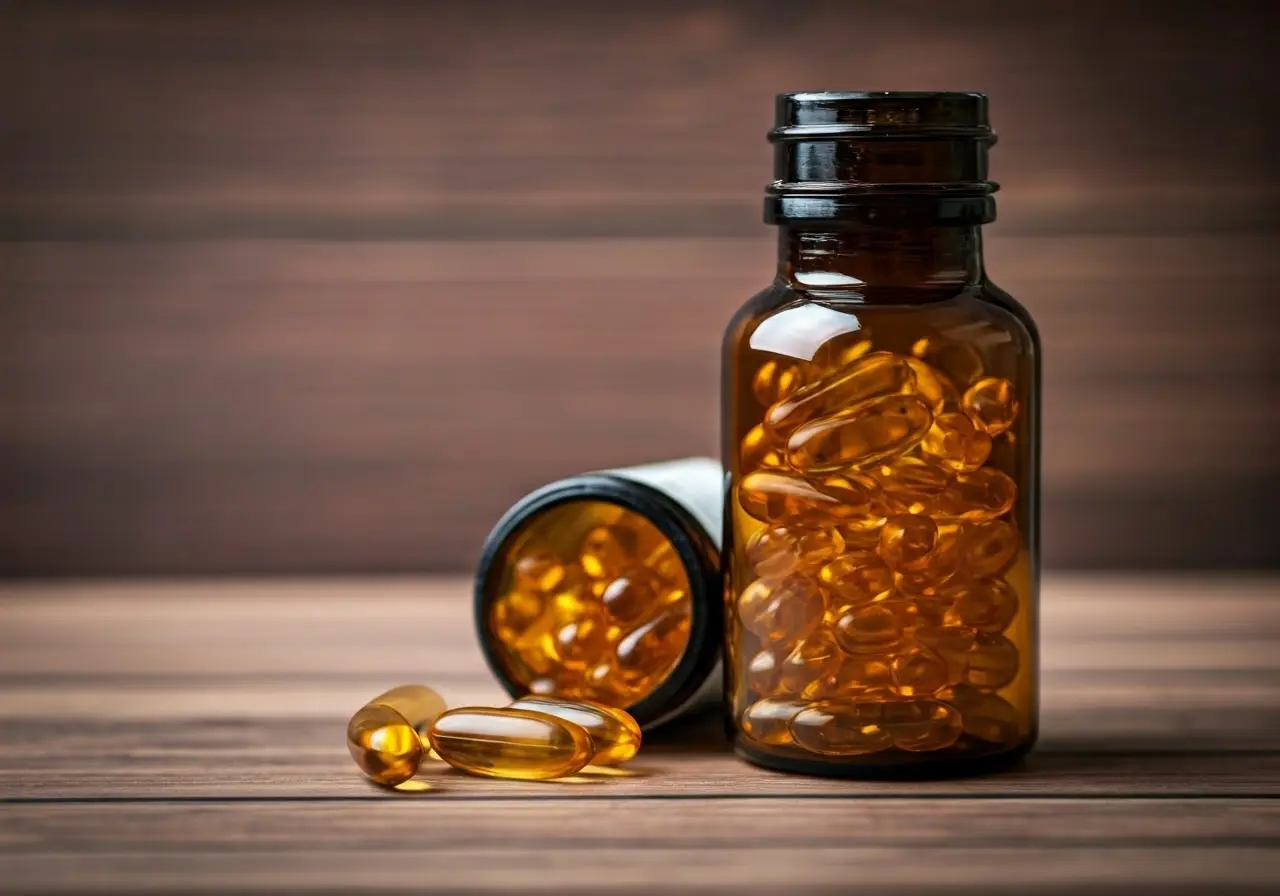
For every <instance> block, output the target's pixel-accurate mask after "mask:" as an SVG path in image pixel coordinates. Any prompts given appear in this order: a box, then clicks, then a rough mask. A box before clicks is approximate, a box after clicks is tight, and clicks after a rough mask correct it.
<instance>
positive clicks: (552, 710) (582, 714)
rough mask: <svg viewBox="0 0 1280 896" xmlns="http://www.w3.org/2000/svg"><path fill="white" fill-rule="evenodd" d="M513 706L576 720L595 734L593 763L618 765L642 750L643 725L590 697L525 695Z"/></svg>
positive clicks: (567, 719)
mask: <svg viewBox="0 0 1280 896" xmlns="http://www.w3.org/2000/svg"><path fill="white" fill-rule="evenodd" d="M509 708H510V709H525V710H532V711H534V712H541V713H545V714H547V715H549V716H555V717H556V718H558V719H564V720H565V721H566V722H572V723H573V724H575V725H577V726H578V727H580V728H582V729H583V730H584V731H586V732H587V734H588V735H589V736H590V738H591V749H592V753H591V764H592V765H617V764H618V763H619V762H626V761H627V760H628V759H631V758H632V757H634V756H635V755H636V753H638V752H639V751H640V726H639V725H637V724H636V720H635V719H633V718H631V716H629V715H627V714H626V713H625V712H623V711H622V710H620V709H617V708H615V707H612V706H605V705H604V704H602V703H593V702H591V701H589V700H565V699H563V698H560V697H534V696H531V697H521V698H520V699H519V700H517V701H516V702H514V703H512V704H511V706H510V707H509Z"/></svg>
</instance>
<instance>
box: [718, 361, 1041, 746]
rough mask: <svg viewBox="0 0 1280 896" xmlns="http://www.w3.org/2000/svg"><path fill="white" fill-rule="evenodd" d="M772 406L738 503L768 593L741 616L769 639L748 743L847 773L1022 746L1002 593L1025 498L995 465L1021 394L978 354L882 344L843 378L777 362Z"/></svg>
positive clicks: (741, 664)
mask: <svg viewBox="0 0 1280 896" xmlns="http://www.w3.org/2000/svg"><path fill="white" fill-rule="evenodd" d="M945 353H950V354H951V355H953V356H955V355H958V356H959V357H958V358H956V357H944V355H945ZM957 360H958V361H959V362H961V363H957ZM944 361H945V362H949V363H946V364H944V363H943V362H944ZM964 362H968V363H964ZM944 369H946V370H949V371H951V372H950V374H949V373H947V372H944ZM957 371H959V372H957ZM753 386H754V390H755V393H756V397H757V398H758V399H759V400H760V402H761V403H762V405H764V406H765V408H766V410H765V412H764V415H763V419H762V422H761V423H760V424H759V425H757V426H755V427H754V428H753V429H751V430H750V431H749V432H748V433H747V434H746V436H745V437H744V438H743V440H742V443H741V450H742V462H743V469H742V475H741V477H740V479H739V484H738V488H737V501H738V503H739V504H740V506H741V508H742V510H743V511H744V512H745V513H746V514H747V515H748V516H749V517H750V518H751V520H749V521H746V522H747V525H746V527H745V529H746V531H745V532H744V533H743V536H742V537H747V541H746V543H745V545H744V549H743V551H742V556H743V560H744V561H745V566H746V567H747V568H748V570H749V571H750V573H751V575H752V576H754V578H753V580H751V581H747V582H742V583H740V584H739V585H738V586H737V587H738V591H737V594H736V596H735V603H736V606H734V607H733V609H734V610H735V611H736V613H737V617H738V620H739V623H740V625H741V628H742V629H743V630H745V632H746V633H749V636H750V638H749V639H747V640H744V642H743V648H744V650H745V652H744V653H743V655H741V656H738V657H736V658H735V662H736V663H737V664H738V670H739V685H738V688H739V696H740V698H745V699H740V700H739V706H740V707H741V708H742V714H741V717H740V721H741V729H742V731H743V733H744V734H745V735H746V736H747V737H748V738H750V739H751V740H752V741H755V742H758V743H761V744H766V745H770V746H774V747H790V748H800V749H802V750H804V751H807V752H810V753H816V754H823V755H831V756H853V755H860V754H868V753H878V752H880V751H883V750H889V749H893V748H896V749H899V750H904V751H908V752H913V753H920V752H928V751H935V750H942V749H945V748H947V747H950V746H952V745H953V744H955V743H956V742H957V741H958V740H959V739H960V737H961V735H962V734H966V733H967V734H969V735H970V736H972V737H974V738H978V739H981V740H982V741H987V742H994V743H996V744H1008V743H1010V742H1013V741H1016V740H1017V739H1018V736H1019V713H1018V711H1017V710H1016V709H1015V707H1014V706H1013V705H1011V704H1010V703H1009V702H1008V701H1006V700H1005V699H1003V698H1002V697H1000V696H999V695H998V694H997V693H996V692H997V691H999V690H1000V689H1002V688H1004V687H1006V686H1008V685H1009V684H1010V683H1011V682H1012V681H1013V679H1014V677H1015V676H1016V675H1017V673H1018V668H1019V661H1020V660H1019V651H1018V647H1017V645H1016V644H1015V643H1014V642H1013V641H1012V640H1010V638H1008V637H1006V635H1005V632H1006V631H1007V630H1008V629H1009V627H1010V625H1011V624H1012V623H1013V621H1014V619H1015V617H1016V616H1017V614H1018V611H1019V597H1018V593H1017V591H1016V590H1015V589H1014V588H1013V587H1012V586H1011V585H1010V584H1009V582H1008V581H1007V580H1006V579H1005V578H1004V577H1002V576H1001V573H1002V572H1004V571H1006V570H1007V569H1008V568H1009V567H1010V565H1011V564H1013V563H1014V561H1015V558H1016V557H1017V555H1018V554H1019V551H1020V549H1021V543H1020V538H1019V534H1018V531H1017V529H1016V528H1015V526H1014V525H1013V524H1012V523H1011V522H1010V521H1009V520H1008V519H1006V518H1005V517H1006V515H1007V514H1009V512H1010V511H1011V509H1012V508H1013V506H1014V502H1015V499H1016V497H1017V492H1018V489H1017V485H1016V483H1015V482H1014V480H1013V479H1012V478H1011V477H1010V476H1009V475H1007V474H1006V473H1005V472H1003V471H1002V470H1000V469H997V468H996V466H995V465H994V464H989V460H990V459H991V455H992V446H993V439H998V438H1003V439H1005V440H1012V438H1013V433H1012V432H1010V431H1009V430H1010V427H1011V426H1012V425H1013V423H1014V420H1015V418H1016V417H1017V414H1018V402H1017V399H1016V397H1015V389H1014V386H1013V384H1011V383H1010V382H1009V381H1008V380H1007V379H1003V378H999V377H990V376H984V375H982V367H981V359H980V357H977V356H976V352H974V351H973V350H972V349H970V348H966V347H964V346H955V345H954V344H942V343H939V342H937V341H936V340H930V339H921V340H919V341H918V342H917V343H916V344H915V345H914V346H913V347H912V351H911V353H910V354H909V355H908V354H900V353H895V352H886V351H874V350H873V349H872V345H871V343H870V340H866V339H864V340H863V341H861V342H859V343H858V344H857V345H855V346H853V347H852V348H851V349H849V350H848V351H847V352H846V353H845V355H844V356H843V357H841V358H838V359H836V360H835V362H834V363H831V364H827V365H816V364H812V363H807V364H799V363H791V364H789V363H786V362H780V361H767V362H765V363H764V364H763V365H762V366H761V367H760V368H759V369H758V371H757V373H756V376H755V379H754V382H753ZM747 533H750V534H749V536H748V534H747ZM752 651H754V652H752ZM744 687H745V689H747V691H748V693H743V692H742V688H744Z"/></svg>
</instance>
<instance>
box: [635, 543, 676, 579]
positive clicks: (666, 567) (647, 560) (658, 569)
mask: <svg viewBox="0 0 1280 896" xmlns="http://www.w3.org/2000/svg"><path fill="white" fill-rule="evenodd" d="M644 568H645V569H647V570H648V571H649V572H651V573H653V574H654V575H656V576H657V577H658V578H659V579H661V580H662V581H664V582H667V583H668V584H676V583H680V582H682V581H684V580H685V579H686V577H687V576H686V574H685V571H684V564H683V563H682V562H681V561H680V555H679V554H678V553H677V552H676V549H675V545H673V544H672V543H671V542H669V541H667V540H666V539H665V538H661V539H658V540H657V543H656V544H654V546H653V547H652V548H651V549H650V550H649V551H648V552H647V553H646V554H645V557H644Z"/></svg>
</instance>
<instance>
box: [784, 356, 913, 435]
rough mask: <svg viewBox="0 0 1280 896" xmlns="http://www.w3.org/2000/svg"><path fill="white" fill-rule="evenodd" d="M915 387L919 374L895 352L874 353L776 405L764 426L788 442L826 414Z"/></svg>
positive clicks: (797, 391)
mask: <svg viewBox="0 0 1280 896" xmlns="http://www.w3.org/2000/svg"><path fill="white" fill-rule="evenodd" d="M915 385H916V375H915V374H914V373H913V372H912V371H911V367H910V365H908V364H907V363H906V362H905V361H903V360H902V359H901V358H899V357H898V356H896V355H894V354H893V353H891V352H873V353H872V354H869V355H867V356H866V357H864V358H861V359H859V360H858V361H856V362H854V363H853V364H852V365H851V366H849V367H842V368H840V369H839V370H837V371H835V372H833V373H830V374H827V375H826V376H824V377H822V378H821V379H819V380H816V381H815V382H812V383H809V384H808V385H806V386H803V387H801V388H800V389H797V390H796V391H795V392H793V393H792V394H791V395H789V396H788V397H786V398H784V399H782V400H781V401H778V402H777V403H775V404H774V405H772V406H771V407H770V408H769V409H768V410H767V411H766V412H765V415H764V426H765V429H767V430H769V431H770V432H771V433H773V434H774V436H775V437H776V438H778V439H779V440H785V439H788V438H790V436H791V434H792V433H794V432H795V431H796V430H797V429H799V428H800V427H801V426H803V425H804V424H805V423H808V422H809V421H810V420H813V419H814V418H816V417H819V416H821V415H823V414H830V413H833V412H835V411H838V410H840V409H841V408H847V407H849V406H850V405H854V404H858V403H860V402H863V401H866V400H867V399H869V398H875V397H878V396H883V395H891V394H896V393H903V392H909V391H911V390H913V389H915Z"/></svg>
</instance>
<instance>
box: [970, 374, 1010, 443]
mask: <svg viewBox="0 0 1280 896" xmlns="http://www.w3.org/2000/svg"><path fill="white" fill-rule="evenodd" d="M961 403H962V404H963V405H964V412H965V413H966V414H968V415H969V418H970V419H971V420H973V422H974V424H975V425H977V426H978V427H979V428H981V429H983V430H985V431H986V432H987V433H988V434H990V435H993V436H994V435H997V434H999V433H1002V432H1004V431H1005V430H1006V429H1008V428H1009V427H1010V426H1013V421H1014V419H1015V418H1016V417H1017V416H1018V399H1017V393H1016V391H1015V390H1014V388H1013V383H1011V382H1009V381H1008V380H1006V379H1001V378H999V377H994V376H988V377H984V378H983V379H980V380H978V381H977V382H976V383H974V384H973V385H972V386H970V387H969V388H968V389H967V390H966V391H965V393H964V398H963V399H961Z"/></svg>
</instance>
